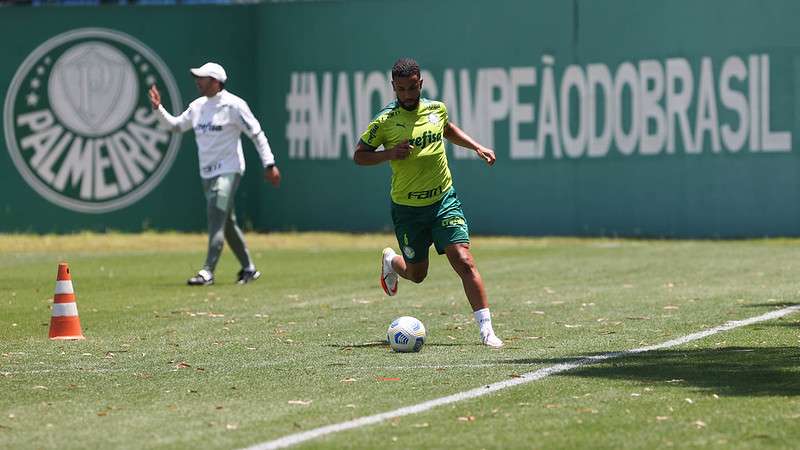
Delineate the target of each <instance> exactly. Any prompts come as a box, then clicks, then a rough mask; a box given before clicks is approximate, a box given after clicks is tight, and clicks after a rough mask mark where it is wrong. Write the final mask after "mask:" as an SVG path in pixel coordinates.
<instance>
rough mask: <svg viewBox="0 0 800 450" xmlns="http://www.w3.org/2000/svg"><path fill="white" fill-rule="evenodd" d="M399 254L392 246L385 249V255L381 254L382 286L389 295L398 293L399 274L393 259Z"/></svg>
mask: <svg viewBox="0 0 800 450" xmlns="http://www.w3.org/2000/svg"><path fill="white" fill-rule="evenodd" d="M395 256H397V253H395V252H394V250H392V249H391V248H390V247H386V248H385V249H383V256H381V287H382V288H383V292H386V295H388V296H390V297H391V296H394V295H395V294H397V280H398V278H399V276H398V275H397V272H395V271H394V268H393V267H392V259H394V257H395Z"/></svg>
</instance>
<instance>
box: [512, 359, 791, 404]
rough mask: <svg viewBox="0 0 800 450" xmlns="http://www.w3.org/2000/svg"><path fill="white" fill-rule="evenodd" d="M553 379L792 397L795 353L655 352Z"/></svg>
mask: <svg viewBox="0 0 800 450" xmlns="http://www.w3.org/2000/svg"><path fill="white" fill-rule="evenodd" d="M579 359H580V358H575V359H563V358H554V359H512V360H506V361H503V362H505V363H507V364H520V365H526V364H546V365H552V364H558V363H564V362H568V361H569V362H572V361H577V360H579ZM557 376H562V377H580V378H607V379H612V380H635V381H639V382H643V383H653V384H656V385H671V386H676V387H686V386H692V387H694V388H697V389H699V390H703V391H708V392H710V393H715V394H719V395H726V396H798V395H800V348H798V347H771V348H769V347H768V348H761V347H725V348H719V349H697V350H658V351H652V352H647V353H640V354H635V355H630V356H624V357H619V358H616V359H612V360H609V361H605V362H602V363H597V364H594V365H589V366H584V367H582V368H578V369H575V370H571V371H567V372H562V373H559V374H558V375H557Z"/></svg>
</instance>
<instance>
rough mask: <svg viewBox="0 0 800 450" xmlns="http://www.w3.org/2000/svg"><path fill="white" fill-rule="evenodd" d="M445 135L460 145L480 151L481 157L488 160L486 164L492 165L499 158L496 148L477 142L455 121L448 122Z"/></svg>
mask: <svg viewBox="0 0 800 450" xmlns="http://www.w3.org/2000/svg"><path fill="white" fill-rule="evenodd" d="M444 137H445V138H446V139H447V140H448V141H450V142H452V143H453V144H456V145H458V146H459V147H464V148H471V149H473V150H475V152H476V153H478V156H480V157H481V159H483V160H484V161H486V164H489V165H490V166H491V165H494V162H495V160H496V159H497V158H496V157H495V155H494V150H492V149H490V148H488V147H484V146H482V145H481V144H479V143H477V142H476V141H475V139H472V137H470V135H468V134H467V133H465V132H464V130H462V129H461V128H458V127H457V126H456V125H455V124H454V123H453V122H447V125H445V127H444Z"/></svg>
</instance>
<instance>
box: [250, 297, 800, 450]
mask: <svg viewBox="0 0 800 450" xmlns="http://www.w3.org/2000/svg"><path fill="white" fill-rule="evenodd" d="M798 311H800V305H795V306H790V307H788V308H783V309H779V310H777V311H772V312H769V313H767V314H762V315H760V316H756V317H751V318H749V319H743V320H732V321H730V322H727V323H725V324H723V325H719V326H716V327H714V328H709V329H707V330H703V331H698V332H697V333H693V334H689V335H686V336H683V337H679V338H676V339H672V340H669V341H666V342H662V343H660V344H654V345H648V346H646V347H639V348H634V349H632V350H625V351H621V352H610V353H603V354H602V355H596V356H587V357H585V358H581V359H577V360H575V361H572V362H567V363H562V364H556V365H554V366H550V367H545V368H543V369H539V370H536V371H534V372H528V373H526V374H523V375H521V376H520V377H519V378H512V379H510V380H505V381H500V382H498V383H493V384H488V385H486V386H482V387H479V388H475V389H471V390H469V391H464V392H459V393H456V394H453V395H448V396H447V397H441V398H437V399H433V400H428V401H427V402H422V403H418V404H416V405H411V406H405V407H403V408H399V409H395V410H394V411H387V412H385V413H380V414H375V415H372V416H366V417H361V418H359V419H353V420H350V421H347V422H341V423H336V424H333V425H327V426H324V427H319V428H314V429H313V430H308V431H304V432H302V433H295V434H290V435H287V436H284V437H282V438H279V439H275V440H272V441H267V442H262V443H260V444H256V445H253V446H251V447H248V448H247V449H245V450H270V449H276V448H285V447H290V446H292V445H295V444H299V443H301V442H305V441H308V440H311V439H315V438H318V437H320V436H325V435H326V434H332V433H338V432H340V431H345V430H350V429H353V428H359V427H363V426H366V425H372V424H376V423H379V422H382V421H384V420H387V419H394V418H395V417H402V416H407V415H410V414H416V413H420V412H424V411H427V410H429V409H432V408H435V407H437V406H442V405H447V404H450V403H455V402H460V401H462V400H469V399H473V398H476V397H481V396H484V395H486V394H490V393H492V392H495V391H499V390H502V389H506V388H510V387H513V386H517V385H520V384H525V383H530V382H532V381H537V380H541V379H542V378H546V377H549V376H550V375H554V374H557V373H561V372H566V371H568V370H572V369H576V368H578V367H582V366H588V365H592V364H597V363H599V362H602V361H606V360H609V359H614V358H619V357H620V356H627V355H635V354H639V353H645V352H649V351H653V350H660V349H664V348H670V347H675V346H677V345H681V344H686V343H687V342H692V341H696V340H698V339H702V338H704V337H708V336H711V335H713V334H717V333H719V332H722V331H728V330H732V329H734V328H739V327H743V326H746V325H752V324H754V323H758V322H764V321H767V320H772V319H777V318H779V317H783V316H786V315H789V314H792V313H795V312H798Z"/></svg>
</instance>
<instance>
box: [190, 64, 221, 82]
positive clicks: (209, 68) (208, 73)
mask: <svg viewBox="0 0 800 450" xmlns="http://www.w3.org/2000/svg"><path fill="white" fill-rule="evenodd" d="M189 71H190V72H192V75H194V76H196V77H211V78H213V79H215V80H219V82H220V83H224V82H225V80H227V79H228V75H226V74H225V69H223V68H222V66H220V65H219V64H217V63H212V62H207V63H205V64H203V65H202V66H200V67H196V68H194V69H189Z"/></svg>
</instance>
